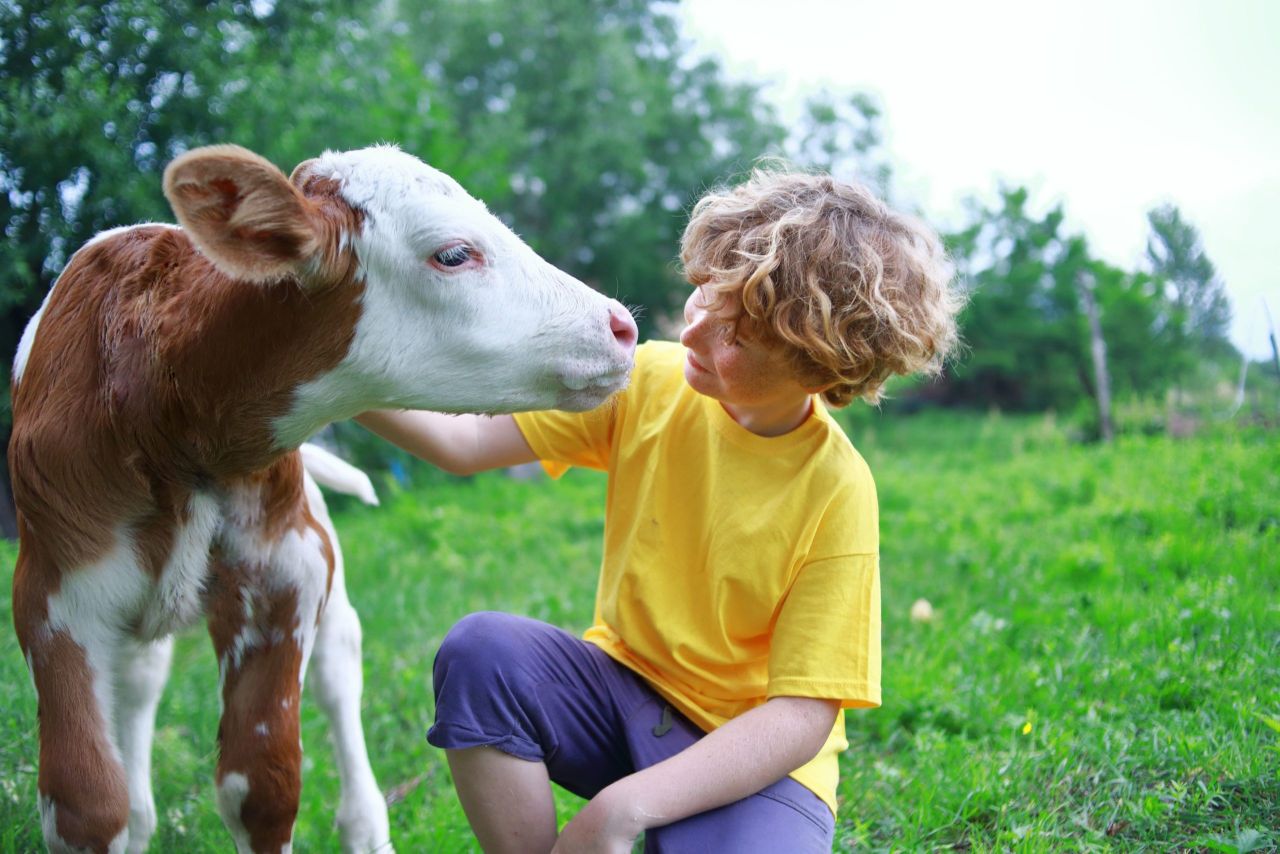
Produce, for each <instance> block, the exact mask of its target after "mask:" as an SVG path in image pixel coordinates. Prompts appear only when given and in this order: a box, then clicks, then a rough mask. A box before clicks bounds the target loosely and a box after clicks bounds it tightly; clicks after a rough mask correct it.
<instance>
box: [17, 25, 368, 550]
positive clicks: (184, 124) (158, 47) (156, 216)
mask: <svg viewBox="0 0 1280 854" xmlns="http://www.w3.org/2000/svg"><path fill="white" fill-rule="evenodd" d="M355 5H356V4H355V3H354V2H348V0H296V1H295V2H290V3H280V4H271V3H269V2H257V3H245V2H235V1H234V0H218V1H217V2H196V0H176V2H169V3H165V4H159V3H155V2H143V0H108V2H105V3H93V4H89V3H73V2H66V0H52V2H38V3H32V2H29V1H28V0H0V33H3V36H2V37H0V190H3V192H0V224H2V225H3V229H4V233H3V240H2V241H0V275H2V277H3V279H2V284H0V350H2V351H3V352H5V353H9V354H11V353H13V352H14V350H15V349H16V347H17V343H18V340H19V337H20V336H21V334H22V329H23V328H24V326H25V325H26V322H27V319H28V318H29V317H30V316H31V315H32V314H33V313H34V312H35V310H36V308H37V307H38V306H39V304H40V301H41V300H42V299H43V297H44V294H45V293H46V292H47V291H48V290H49V288H50V287H51V286H52V284H53V282H54V280H55V278H56V277H57V275H58V273H59V272H61V270H62V267H63V265H65V263H66V261H67V258H68V256H69V255H70V254H71V253H72V252H74V250H75V249H76V248H77V247H79V246H80V245H81V244H82V243H83V242H84V241H85V240H87V239H88V238H89V237H90V236H92V235H93V234H95V233H96V232H98V231H101V230H103V229H105V228H109V227H112V226H117V225H124V224H129V223H135V222H140V221H146V220H168V219H170V218H171V215H170V213H169V209H168V206H167V204H165V201H164V198H163V196H162V194H161V191H160V174H161V171H162V170H163V168H164V165H165V164H166V163H167V162H168V161H169V160H170V159H171V158H172V157H173V156H175V155H176V154H178V153H180V152H182V151H184V150H186V149H187V148H190V147H192V146H194V145H198V144H202V143H205V142H213V141H217V142H224V141H233V140H249V139H252V138H254V137H255V131H258V134H257V139H258V140H259V141H262V139H261V137H262V136H266V135H268V132H269V130H270V128H271V127H272V125H270V124H267V125H265V126H263V125H259V124H257V123H256V122H254V121H250V122H249V123H246V122H245V121H244V120H245V119H250V120H254V119H256V115H255V114H254V113H253V111H251V110H249V109H248V105H250V104H263V100H262V99H261V98H260V94H261V92H263V91H268V92H272V91H274V92H276V93H277V95H276V100H275V101H274V103H273V104H272V105H270V106H266V105H264V106H263V107H262V112H264V113H267V112H273V114H274V115H275V116H276V120H275V123H274V126H275V127H279V126H280V125H281V124H284V123H285V122H286V121H287V119H286V118H282V117H287V116H289V115H290V108H291V106H294V105H293V104H291V102H292V101H297V100H299V99H298V98H297V94H296V93H297V92H298V91H300V90H301V87H297V88H294V89H293V90H292V91H291V92H282V91H281V90H282V88H283V86H282V84H280V83H279V81H281V80H284V79H288V78H289V76H290V70H291V67H292V66H293V62H294V60H293V58H294V57H303V58H304V59H303V62H306V61H307V59H305V58H307V57H312V56H315V55H317V54H318V52H319V48H320V46H328V45H333V44H340V43H342V41H343V39H344V34H345V33H346V30H345V29H344V22H349V21H350V20H351V18H350V17H349V14H348V13H349V12H350V10H351V9H353V8H354V7H355ZM348 41H349V39H348ZM294 82H295V83H297V82H298V81H297V80H296V79H295V81H294ZM308 82H309V84H310V85H311V87H312V89H311V94H313V95H319V96H320V97H323V95H324V93H325V90H324V80H323V79H321V80H309V81H308ZM285 96H287V97H285ZM259 127H260V128H261V130H258V128H259ZM264 153H268V154H270V153H271V152H264ZM286 168H287V167H286ZM3 361H4V370H5V373H4V379H5V382H4V384H3V387H4V391H3V393H2V397H0V400H2V401H3V409H2V411H0V435H2V436H3V440H4V445H5V447H6V448H7V445H8V435H9V429H8V428H9V422H10V414H9V395H8V389H9V383H8V370H9V360H8V359H7V358H6V359H5V360H3ZM6 475H7V471H6ZM0 485H2V486H3V487H4V488H3V489H2V490H0V530H2V531H4V532H6V533H12V531H13V519H12V510H11V508H10V507H8V506H7V499H8V488H7V477H6V480H5V483H4V484H0Z"/></svg>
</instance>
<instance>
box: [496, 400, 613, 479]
mask: <svg viewBox="0 0 1280 854" xmlns="http://www.w3.org/2000/svg"><path fill="white" fill-rule="evenodd" d="M624 394H625V392H624ZM620 397H621V396H620V395H619V396H615V397H614V398H611V399H610V400H608V401H606V402H605V403H604V404H602V405H600V406H598V407H596V408H595V409H592V410H590V411H588V412H561V411H559V410H545V411H542V412H520V413H517V414H516V415H515V421H516V426H517V427H519V428H520V432H521V433H522V434H523V435H524V438H525V441H526V442H528V443H529V447H530V448H532V449H533V452H534V453H535V454H537V455H538V459H540V460H541V461H542V467H543V468H544V469H546V471H547V474H549V475H551V476H552V477H560V476H561V475H563V474H564V473H565V472H566V471H568V470H569V467H570V466H585V467H587V468H593V469H607V468H608V467H609V457H610V449H611V447H612V444H613V432H614V428H615V424H616V420H617V417H618V412H619V409H620V408H621V407H622V405H623V402H622V401H621V400H620V399H619V398H620Z"/></svg>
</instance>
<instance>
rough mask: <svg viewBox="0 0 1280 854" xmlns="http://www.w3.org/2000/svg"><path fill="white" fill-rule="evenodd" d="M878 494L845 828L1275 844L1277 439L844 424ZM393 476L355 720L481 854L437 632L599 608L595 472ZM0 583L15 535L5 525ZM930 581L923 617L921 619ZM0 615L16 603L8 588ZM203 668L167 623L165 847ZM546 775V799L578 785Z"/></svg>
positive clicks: (352, 523) (1017, 841) (927, 423)
mask: <svg viewBox="0 0 1280 854" xmlns="http://www.w3.org/2000/svg"><path fill="white" fill-rule="evenodd" d="M849 425H850V426H849V429H850V435H851V436H852V437H853V439H854V442H855V444H857V445H858V446H859V448H860V449H861V450H862V452H863V454H864V456H866V458H867V459H868V461H869V462H870V464H871V467H872V470H873V471H874V472H875V473H876V478H877V483H878V486H879V491H880V502H881V524H882V540H883V547H882V560H883V568H882V573H883V590H884V656H885V666H884V698H885V703H884V706H883V707H882V708H880V709H877V710H872V711H867V712H855V713H851V714H850V715H849V723H848V733H849V739H850V742H851V747H850V749H849V751H848V753H847V754H845V756H844V758H843V760H842V779H841V784H840V799H841V814H840V819H839V825H838V828H837V848H838V849H841V850H844V849H853V850H895V851H899V850H913V851H914V850H959V851H975V852H980V851H1006V850H1009V851H1029V852H1034V851H1078V850H1079V851H1089V850H1118V851H1168V850H1178V849H1186V850H1196V851H1221V852H1235V851H1240V852H1243V851H1257V850H1261V851H1275V850H1276V849H1277V846H1278V845H1280V832H1278V831H1277V828H1280V591H1278V590H1277V587H1278V586H1280V443H1277V441H1276V435H1275V434H1274V433H1268V432H1264V431H1261V430H1253V429H1237V430H1233V429H1227V428H1218V429H1215V430H1214V431H1212V432H1209V433H1204V434H1201V435H1199V436H1197V437H1195V438H1191V439H1184V440H1173V439H1169V438H1166V437H1162V436H1127V437H1122V438H1121V439H1120V440H1119V441H1118V442H1117V443H1115V444H1114V445H1113V446H1110V447H1103V446H1096V445H1079V444H1076V443H1073V442H1071V441H1069V440H1068V439H1067V438H1066V436H1067V431H1065V430H1064V429H1063V428H1062V427H1061V426H1059V425H1058V424H1057V423H1055V422H1054V420H1053V419H1052V418H1050V417H1044V418H1031V419H1013V418H1007V417H999V416H989V417H983V416H958V415H944V416H937V415H927V416H915V417H910V418H904V417H896V418H895V417H889V416H881V415H878V414H875V413H872V412H870V411H866V412H863V413H861V414H857V415H855V416H853V417H851V418H850V419H849ZM422 480H423V482H422V483H420V484H419V485H418V486H416V487H415V488H413V489H410V490H407V491H402V490H398V489H396V488H394V487H393V486H392V485H390V484H387V485H386V486H385V487H384V488H383V490H382V492H383V495H384V506H383V507H381V508H378V509H365V508H359V507H354V506H350V505H347V504H342V505H341V507H340V509H339V511H338V512H337V514H336V516H337V524H338V527H339V530H340V532H341V534H342V537H343V541H344V547H345V550H346V553H347V561H348V584H349V587H350V593H351V598H352V600H353V602H354V603H355V605H356V608H357V609H358V610H359V611H360V613H361V617H362V619H363V621H364V627H365V672H366V690H365V725H366V729H367V734H368V737H369V743H370V745H371V751H372V754H373V757H372V758H373V763H374V767H375V770H376V772H377V773H378V776H379V780H380V782H381V783H382V785H383V786H384V788H386V789H388V790H392V791H393V792H394V793H395V798H397V800H396V802H395V803H394V804H393V806H392V808H391V819H392V827H393V836H394V839H395V842H396V845H397V847H398V848H399V850H401V851H443V852H452V851H468V850H472V849H473V843H472V842H471V841H470V834H469V833H468V831H467V829H466V823H465V820H464V818H463V816H462V813H461V810H460V809H459V807H458V806H457V802H456V800H455V798H454V795H453V791H452V788H451V785H450V782H449V776H448V771H447V768H446V766H445V764H444V762H443V759H442V757H441V755H440V754H439V753H438V752H437V751H435V750H434V749H432V748H431V747H429V746H428V745H427V744H426V743H425V741H424V739H423V733H424V731H425V730H426V728H427V727H428V726H429V724H430V721H431V717H432V702H431V690H430V667H431V659H432V655H433V653H434V651H435V649H436V647H437V646H438V645H439V642H440V639H441V638H442V637H443V635H444V633H445V631H447V629H448V627H449V626H450V625H451V624H452V623H453V622H454V621H456V620H457V619H458V618H460V617H461V616H463V615H464V614H466V613H469V612H471V611H474V610H480V609H499V610H509V611H517V612H520V613H526V614H530V615H532V616H535V617H538V618H541V619H544V620H549V621H551V622H553V623H557V624H559V625H563V626H565V627H567V628H570V629H575V630H576V629H581V628H583V627H584V626H585V623H586V621H587V620H589V618H590V614H591V608H592V601H593V593H594V580H595V571H596V566H597V562H598V560H599V549H600V535H601V530H602V524H603V520H602V508H603V491H604V482H603V479H602V478H601V477H600V476H598V475H596V474H594V473H589V472H574V473H572V474H570V475H569V476H568V477H566V478H565V479H564V480H563V481H561V482H559V483H557V484H554V485H553V484H549V483H546V482H527V481H519V480H514V479H511V478H507V477H504V476H500V475H486V476H482V477H477V478H473V479H470V480H465V481H462V480H456V479H450V478H445V477H442V476H433V477H428V478H423V479H422ZM0 559H2V561H0V571H3V573H4V575H5V577H4V578H3V579H0V581H2V582H3V583H5V584H7V583H8V575H9V574H10V573H11V572H12V563H13V549H12V547H11V546H6V545H0ZM918 598H925V599H928V600H929V601H930V602H931V603H932V604H933V607H934V609H935V610H934V619H933V620H932V621H929V622H913V621H912V620H911V619H910V618H909V616H908V614H909V610H910V607H911V604H912V602H913V601H914V600H916V599H918ZM0 609H2V610H3V611H4V614H3V615H2V616H3V618H4V619H5V620H6V621H9V620H10V615H9V613H8V609H9V602H8V599H7V597H5V598H4V600H3V602H2V603H0ZM216 683H217V675H216V668H215V664H214V661H213V656H212V653H211V651H210V649H209V645H208V643H207V640H206V639H205V638H204V636H203V635H202V634H201V633H200V632H190V633H188V634H187V635H185V636H183V637H182V638H181V639H180V642H179V645H178V651H177V654H176V659H175V666H174V674H173V677H172V679H171V681H170V685H169V688H168V690H167V692H166V695H165V699H164V701H163V703H162V705H161V708H160V713H159V717H158V731H157V737H156V748H155V770H154V775H153V776H154V779H155V782H156V799H157V805H158V809H159V813H160V816H161V828H160V830H159V831H158V833H157V836H156V838H155V840H154V842H153V846H152V850H157V851H170V850H182V851H223V850H226V849H227V848H228V846H229V839H228V837H227V836H226V835H225V832H224V831H223V830H222V827H221V824H220V822H219V820H218V818H217V814H216V810H215V809H214V806H213V799H212V784H211V778H212V773H213V766H214V761H215V753H214V750H215V745H214V739H215V733H216V730H217V714H218V709H217V701H216V698H215V692H214V687H213V686H215V685H216ZM0 691H2V692H3V696H5V697H6V698H8V699H6V700H5V701H4V702H5V709H6V710H7V714H6V715H5V716H4V718H3V720H0V851H29V850H38V849H39V848H40V846H41V843H40V836H39V826H38V820H37V817H36V810H35V756H36V743H35V737H34V732H35V702H34V697H33V694H32V690H31V687H30V681H29V679H28V678H27V676H26V673H25V665H24V663H23V660H22V656H21V655H20V653H19V651H18V649H17V644H16V641H15V640H14V639H13V636H12V633H11V632H4V633H2V634H0ZM325 739H326V735H325V727H324V725H323V722H322V720H321V718H320V716H319V714H318V711H317V710H316V708H315V707H314V705H313V704H311V705H307V706H306V707H304V715H303V740H304V743H305V744H306V745H307V754H306V755H307V758H306V764H305V768H304V791H303V808H302V812H301V814H300V816H299V821H298V826H297V833H296V846H297V850H300V851H330V850H336V849H337V839H336V834H335V832H334V829H333V824H332V812H333V808H334V804H335V803H336V799H337V791H338V787H337V778H336V775H335V771H334V768H333V764H332V758H331V755H330V752H329V750H328V745H327V742H326V740H325ZM578 803H579V802H578V801H577V800H576V799H574V798H573V797H572V796H569V795H565V794H563V793H562V795H561V798H560V805H561V813H562V817H563V818H566V819H567V818H568V817H569V816H571V815H572V813H573V811H574V809H576V807H577V805H578Z"/></svg>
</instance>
